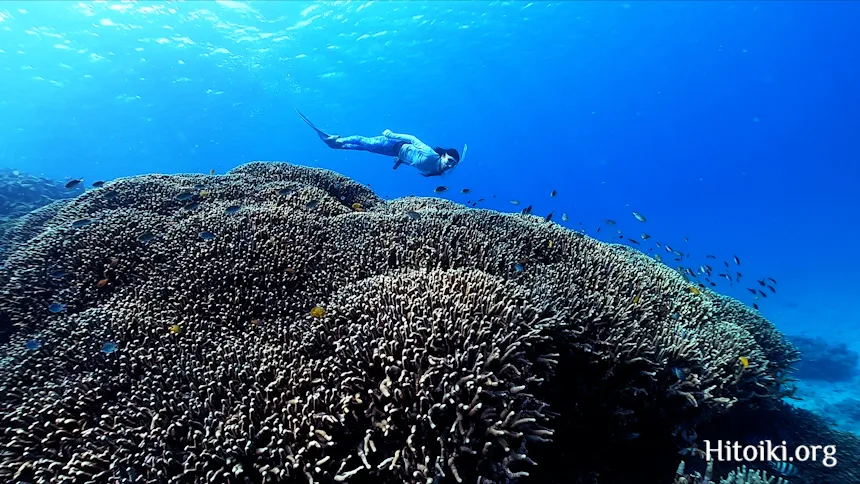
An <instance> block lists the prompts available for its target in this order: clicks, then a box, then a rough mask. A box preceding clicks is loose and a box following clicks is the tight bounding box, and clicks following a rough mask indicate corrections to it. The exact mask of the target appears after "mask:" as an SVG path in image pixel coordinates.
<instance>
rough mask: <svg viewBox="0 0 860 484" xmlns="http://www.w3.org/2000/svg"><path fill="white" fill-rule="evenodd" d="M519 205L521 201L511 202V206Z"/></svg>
mask: <svg viewBox="0 0 860 484" xmlns="http://www.w3.org/2000/svg"><path fill="white" fill-rule="evenodd" d="M519 204H520V201H519V200H511V205H519Z"/></svg>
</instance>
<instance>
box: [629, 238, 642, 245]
mask: <svg viewBox="0 0 860 484" xmlns="http://www.w3.org/2000/svg"><path fill="white" fill-rule="evenodd" d="M627 240H629V241H630V243H631V244H634V245H639V241H638V240H636V239H631V238H629V237H628V238H627Z"/></svg>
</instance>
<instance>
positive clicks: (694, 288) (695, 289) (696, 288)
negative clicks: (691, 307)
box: [690, 286, 702, 295]
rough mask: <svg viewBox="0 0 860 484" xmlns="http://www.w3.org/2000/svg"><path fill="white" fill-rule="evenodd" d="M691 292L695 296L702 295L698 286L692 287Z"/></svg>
mask: <svg viewBox="0 0 860 484" xmlns="http://www.w3.org/2000/svg"><path fill="white" fill-rule="evenodd" d="M690 292H692V293H693V294H696V295H699V294H701V293H702V291H700V290H699V288H698V287H696V286H690Z"/></svg>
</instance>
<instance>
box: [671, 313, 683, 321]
mask: <svg viewBox="0 0 860 484" xmlns="http://www.w3.org/2000/svg"><path fill="white" fill-rule="evenodd" d="M669 317H670V318H672V319H674V320H675V321H677V320H679V319H681V315H680V314H678V313H672V314H670V315H669Z"/></svg>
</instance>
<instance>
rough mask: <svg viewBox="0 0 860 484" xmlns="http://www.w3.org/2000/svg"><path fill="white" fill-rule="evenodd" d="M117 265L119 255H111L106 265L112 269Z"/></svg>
mask: <svg viewBox="0 0 860 484" xmlns="http://www.w3.org/2000/svg"><path fill="white" fill-rule="evenodd" d="M118 265H119V257H111V258H110V262H109V263H108V267H110V268H111V269H113V268H115V267H116V266H118Z"/></svg>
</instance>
